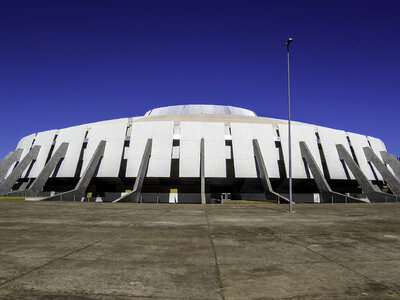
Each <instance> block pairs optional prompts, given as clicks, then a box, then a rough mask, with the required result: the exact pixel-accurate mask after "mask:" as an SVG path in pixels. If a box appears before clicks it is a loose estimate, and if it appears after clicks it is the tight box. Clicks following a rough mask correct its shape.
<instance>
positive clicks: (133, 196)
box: [113, 139, 153, 203]
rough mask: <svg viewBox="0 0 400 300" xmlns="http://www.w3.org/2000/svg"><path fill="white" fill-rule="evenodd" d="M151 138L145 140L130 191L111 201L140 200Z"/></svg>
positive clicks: (149, 153) (149, 154)
mask: <svg viewBox="0 0 400 300" xmlns="http://www.w3.org/2000/svg"><path fill="white" fill-rule="evenodd" d="M152 144H153V140H152V139H148V140H147V142H146V148H145V149H144V152H143V156H142V161H141V162H140V166H139V170H138V174H137V176H136V180H135V185H134V186H133V189H132V192H130V193H128V194H126V195H124V196H122V197H120V198H118V199H117V200H114V201H113V202H114V203H115V202H119V201H123V202H132V201H133V202H136V203H139V202H140V197H141V194H142V187H143V182H144V179H145V178H146V173H147V168H148V166H149V161H150V157H151V148H152Z"/></svg>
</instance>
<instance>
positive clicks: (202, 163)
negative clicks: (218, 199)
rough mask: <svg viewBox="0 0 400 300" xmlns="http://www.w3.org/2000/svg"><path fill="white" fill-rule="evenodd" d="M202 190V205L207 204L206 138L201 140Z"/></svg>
mask: <svg viewBox="0 0 400 300" xmlns="http://www.w3.org/2000/svg"><path fill="white" fill-rule="evenodd" d="M200 189H201V204H206V178H205V166H204V138H201V140H200Z"/></svg>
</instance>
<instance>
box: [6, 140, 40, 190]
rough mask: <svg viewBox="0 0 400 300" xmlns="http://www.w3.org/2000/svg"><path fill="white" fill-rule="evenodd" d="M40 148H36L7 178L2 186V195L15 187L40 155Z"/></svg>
mask: <svg viewBox="0 0 400 300" xmlns="http://www.w3.org/2000/svg"><path fill="white" fill-rule="evenodd" d="M39 150H40V146H34V147H33V148H32V149H31V150H30V151H29V152H28V154H26V155H25V157H24V158H23V159H22V160H21V161H20V162H19V164H18V165H17V166H16V167H15V169H14V170H13V171H12V172H11V173H10V175H8V176H7V178H6V179H5V180H4V181H3V183H2V184H1V185H0V194H5V193H8V192H9V191H10V190H11V188H12V187H13V186H14V184H15V182H16V181H17V180H18V178H20V177H21V175H22V173H23V172H24V171H25V169H26V168H27V167H29V165H30V164H31V162H32V161H33V160H35V159H36V158H37V156H38V154H39Z"/></svg>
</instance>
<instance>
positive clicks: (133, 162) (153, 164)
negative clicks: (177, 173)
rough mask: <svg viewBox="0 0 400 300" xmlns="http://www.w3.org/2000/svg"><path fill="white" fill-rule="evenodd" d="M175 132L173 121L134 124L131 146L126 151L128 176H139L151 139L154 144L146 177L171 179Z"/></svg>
mask: <svg viewBox="0 0 400 300" xmlns="http://www.w3.org/2000/svg"><path fill="white" fill-rule="evenodd" d="M173 131H174V122H173V121H157V122H137V123H133V125H132V135H131V141H130V145H129V148H126V149H125V158H126V159H127V167H126V176H127V177H136V176H137V173H138V171H139V166H140V163H141V161H142V157H143V153H144V149H145V147H146V142H147V139H149V138H151V139H152V141H153V142H152V148H151V156H150V161H149V166H148V169H147V175H146V176H147V177H169V176H170V175H171V158H172V140H173Z"/></svg>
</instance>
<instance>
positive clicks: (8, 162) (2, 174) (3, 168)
mask: <svg viewBox="0 0 400 300" xmlns="http://www.w3.org/2000/svg"><path fill="white" fill-rule="evenodd" d="M22 152H23V150H22V149H17V150H15V151H14V152H10V153H8V154H7V155H6V157H4V159H3V160H2V161H1V162H0V181H1V180H3V179H4V178H6V176H7V172H8V170H9V169H10V168H11V166H12V165H13V164H14V163H16V162H17V161H19V159H20V157H21V155H22Z"/></svg>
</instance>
